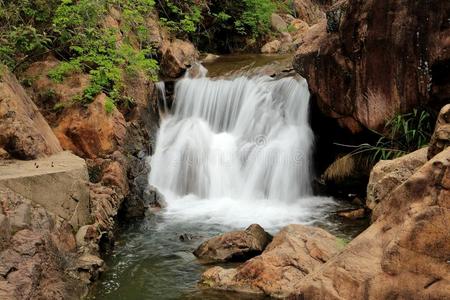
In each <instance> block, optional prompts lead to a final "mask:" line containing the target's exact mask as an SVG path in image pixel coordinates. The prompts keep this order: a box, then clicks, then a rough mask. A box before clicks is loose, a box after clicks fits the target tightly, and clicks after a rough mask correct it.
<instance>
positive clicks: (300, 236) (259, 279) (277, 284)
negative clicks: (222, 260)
mask: <svg viewBox="0 0 450 300" xmlns="http://www.w3.org/2000/svg"><path fill="white" fill-rule="evenodd" d="M340 249H341V244H340V243H339V240H338V239H337V238H336V237H334V236H332V235H331V234H329V233H328V232H326V231H324V230H322V229H320V228H315V227H308V226H302V225H289V226H286V227H285V228H283V229H282V230H281V231H280V232H279V233H278V234H277V235H275V237H274V239H273V241H272V242H271V243H270V244H269V246H268V247H267V248H266V250H264V252H263V254H261V255H260V256H257V257H255V258H252V259H251V260H249V261H247V262H245V263H244V264H243V265H241V266H239V267H238V268H231V269H224V268H222V267H214V268H212V269H209V270H207V271H206V272H205V273H203V275H202V279H201V282H200V284H201V286H203V287H206V288H214V289H223V290H230V291H238V292H248V293H257V294H266V295H270V296H272V297H287V296H289V295H290V294H292V293H293V292H294V291H295V284H296V283H298V282H299V281H300V280H301V279H302V278H304V277H305V276H306V275H308V274H310V273H312V272H313V271H315V270H316V269H317V268H318V267H320V266H321V265H323V264H324V263H326V262H327V261H328V260H329V259H330V258H331V257H333V256H334V255H335V254H336V253H338V252H339V250H340Z"/></svg>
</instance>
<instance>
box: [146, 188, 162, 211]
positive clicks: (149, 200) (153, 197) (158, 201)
mask: <svg viewBox="0 0 450 300" xmlns="http://www.w3.org/2000/svg"><path fill="white" fill-rule="evenodd" d="M144 202H145V204H147V205H149V206H154V207H160V208H164V207H166V206H167V202H166V198H165V197H164V195H163V194H161V193H160V192H159V190H158V189H157V188H156V187H154V186H149V187H147V188H146V189H145V191H144Z"/></svg>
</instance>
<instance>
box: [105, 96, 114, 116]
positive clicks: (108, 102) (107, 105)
mask: <svg viewBox="0 0 450 300" xmlns="http://www.w3.org/2000/svg"><path fill="white" fill-rule="evenodd" d="M115 108H116V104H115V103H114V101H113V100H111V98H106V101H105V111H106V113H107V114H111V113H112V112H113V111H114V109H115Z"/></svg>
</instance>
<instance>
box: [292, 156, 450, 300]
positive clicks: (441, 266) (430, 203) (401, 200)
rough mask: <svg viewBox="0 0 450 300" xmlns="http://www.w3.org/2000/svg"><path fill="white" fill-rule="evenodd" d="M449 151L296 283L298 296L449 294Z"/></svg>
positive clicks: (389, 197) (404, 185)
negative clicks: (329, 257) (365, 225)
mask: <svg viewBox="0 0 450 300" xmlns="http://www.w3.org/2000/svg"><path fill="white" fill-rule="evenodd" d="M449 168H450V149H448V148H447V149H446V150H444V151H443V152H441V153H440V154H438V155H437V156H435V157H434V158H433V159H432V160H430V161H429V162H427V163H426V164H425V165H423V166H422V167H421V168H420V169H419V170H418V171H417V172H416V173H415V174H414V175H412V176H411V177H409V178H408V180H406V181H405V182H404V183H402V184H400V185H399V186H398V187H397V188H396V189H394V190H393V191H392V192H391V193H390V194H389V195H387V199H385V200H383V201H381V202H380V204H379V205H378V208H377V210H379V217H378V219H377V220H376V222H375V223H373V224H372V225H371V226H370V227H369V228H368V229H367V230H366V231H364V232H363V233H362V234H360V235H359V236H358V237H357V238H356V239H354V240H353V241H352V242H350V244H348V245H347V246H346V248H345V249H344V251H342V252H341V253H340V254H338V255H336V256H335V257H333V258H332V259H331V260H330V261H328V263H327V264H325V265H324V266H323V267H321V268H320V269H318V270H317V271H316V272H314V273H312V274H310V275H309V276H307V277H306V278H305V279H304V280H301V281H299V282H297V286H296V292H295V293H294V294H293V295H292V296H293V297H294V296H295V297H298V298H301V299H389V298H391V297H395V298H398V299H447V298H449V297H450V265H449V264H448V253H450V243H449V241H450V231H449V230H448V220H449V219H450V205H449V203H450V184H448V183H449V182H450V180H449V178H450V172H449V171H448V170H449Z"/></svg>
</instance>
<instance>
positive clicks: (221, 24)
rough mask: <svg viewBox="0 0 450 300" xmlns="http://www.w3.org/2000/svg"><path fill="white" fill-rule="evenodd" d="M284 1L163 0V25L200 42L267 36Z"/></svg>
mask: <svg viewBox="0 0 450 300" xmlns="http://www.w3.org/2000/svg"><path fill="white" fill-rule="evenodd" d="M280 3H281V1H273V0H243V1H215V0H209V1H207V0H200V1H199V0H187V1H181V0H161V1H159V2H158V6H157V7H158V9H159V11H160V20H161V22H162V23H163V25H164V26H166V27H167V28H168V29H169V30H170V31H172V32H173V33H175V34H177V35H178V36H181V37H187V38H190V39H191V40H193V41H194V42H196V43H197V44H201V42H202V41H205V40H206V41H211V40H213V41H214V42H215V43H218V44H220V43H221V42H226V41H227V40H228V39H230V38H231V37H232V36H242V35H245V36H248V37H250V38H252V39H260V38H261V37H263V36H264V35H265V34H267V33H268V32H269V29H270V16H271V14H272V13H273V12H274V11H275V10H276V9H277V6H279V4H280ZM200 46H201V45H200ZM209 46H211V45H209Z"/></svg>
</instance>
